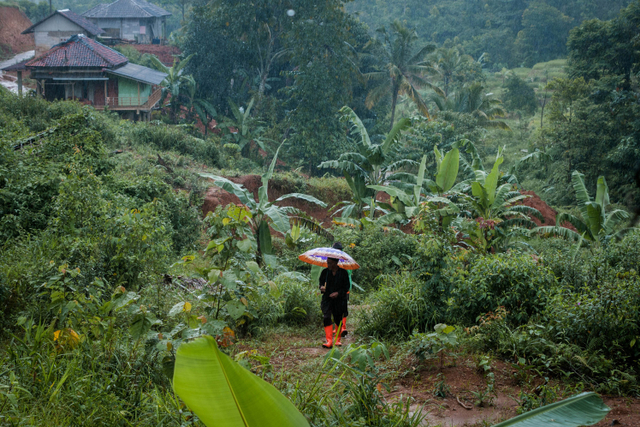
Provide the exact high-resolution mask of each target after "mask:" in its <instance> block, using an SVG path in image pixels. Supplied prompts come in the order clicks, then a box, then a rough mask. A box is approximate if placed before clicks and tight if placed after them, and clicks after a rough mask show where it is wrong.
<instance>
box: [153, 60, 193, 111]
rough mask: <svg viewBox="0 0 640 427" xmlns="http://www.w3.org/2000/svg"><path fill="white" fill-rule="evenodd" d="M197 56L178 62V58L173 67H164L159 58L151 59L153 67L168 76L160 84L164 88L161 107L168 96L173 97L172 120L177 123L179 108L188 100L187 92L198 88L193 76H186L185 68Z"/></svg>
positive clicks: (171, 103)
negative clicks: (192, 88)
mask: <svg viewBox="0 0 640 427" xmlns="http://www.w3.org/2000/svg"><path fill="white" fill-rule="evenodd" d="M194 55H195V54H191V55H189V56H187V57H186V58H184V59H183V60H181V61H178V59H177V58H175V59H174V60H173V65H172V66H171V67H167V66H166V65H164V64H163V63H162V62H160V60H159V59H158V57H156V56H153V57H151V61H152V64H153V67H154V68H155V69H156V70H158V71H162V72H163V73H166V74H167V77H166V78H165V79H164V80H163V81H162V83H161V84H160V85H161V86H162V97H161V98H160V105H163V104H164V101H165V99H167V96H169V95H171V101H170V106H171V109H170V111H171V119H172V120H173V121H174V122H175V120H176V118H177V114H178V108H179V107H180V104H181V102H183V101H184V100H186V99H187V96H186V95H185V93H184V92H185V91H187V92H188V91H189V90H190V88H191V87H194V88H195V86H196V82H195V80H194V79H193V77H191V76H187V75H184V68H185V67H186V66H187V64H189V61H191V58H193V56H194Z"/></svg>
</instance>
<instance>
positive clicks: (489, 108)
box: [431, 82, 511, 130]
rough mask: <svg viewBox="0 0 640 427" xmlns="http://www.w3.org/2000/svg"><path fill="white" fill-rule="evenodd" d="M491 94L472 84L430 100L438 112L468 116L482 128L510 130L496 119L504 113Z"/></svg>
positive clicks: (480, 86) (498, 101) (479, 84)
mask: <svg viewBox="0 0 640 427" xmlns="http://www.w3.org/2000/svg"><path fill="white" fill-rule="evenodd" d="M492 95H493V94H492V93H485V88H484V86H483V85H482V83H478V82H475V83H472V84H470V85H467V86H464V87H462V88H460V90H458V91H457V92H455V93H454V94H453V95H452V96H444V95H439V94H434V95H433V96H432V97H431V100H432V101H433V103H434V104H436V107H437V108H438V111H440V112H443V113H445V112H454V113H464V114H470V115H472V116H473V117H475V118H477V119H478V121H479V125H480V126H482V127H497V128H500V129H504V130H511V128H510V127H509V125H507V124H506V123H505V122H503V121H502V120H496V117H503V116H505V115H506V111H505V110H504V108H502V102H501V101H500V100H498V99H493V98H491V96H492Z"/></svg>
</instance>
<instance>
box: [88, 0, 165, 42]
mask: <svg viewBox="0 0 640 427" xmlns="http://www.w3.org/2000/svg"><path fill="white" fill-rule="evenodd" d="M82 15H83V16H84V17H85V18H87V19H88V20H89V21H91V22H93V23H94V24H95V25H97V26H98V27H100V28H102V29H103V30H104V31H105V34H104V35H103V38H106V39H108V38H112V39H122V40H131V41H135V42H137V43H141V44H149V43H160V42H161V41H162V40H164V39H165V38H166V35H165V33H166V18H167V16H171V13H169V12H167V11H166V10H164V9H163V8H161V7H158V6H156V5H154V4H151V3H148V2H146V1H145V0H116V1H115V2H113V3H110V4H99V5H98V6H96V7H94V8H93V9H90V10H88V11H86V12H85V13H83V14H82Z"/></svg>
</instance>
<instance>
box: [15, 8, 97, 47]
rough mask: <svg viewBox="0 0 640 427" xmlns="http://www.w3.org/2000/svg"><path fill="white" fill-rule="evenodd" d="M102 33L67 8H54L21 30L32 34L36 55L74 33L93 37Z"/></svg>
mask: <svg viewBox="0 0 640 427" xmlns="http://www.w3.org/2000/svg"><path fill="white" fill-rule="evenodd" d="M102 33H104V31H103V30H102V29H101V28H100V27H98V26H96V25H95V24H93V23H92V22H89V21H88V20H87V19H85V18H84V17H82V16H80V15H78V14H76V13H73V12H72V11H70V10H69V9H64V10H56V11H55V12H53V13H52V14H51V15H49V16H47V17H46V18H44V19H43V20H42V21H40V22H38V23H36V24H33V25H32V26H30V27H29V28H27V29H26V30H24V31H23V32H22V34H33V35H34V38H35V42H36V56H37V55H40V54H42V53H44V52H46V51H48V50H49V49H51V48H52V47H53V46H55V45H57V44H58V43H62V42H64V41H66V40H67V39H68V38H69V37H71V36H73V35H75V34H84V35H85V36H87V37H91V38H95V37H96V36H99V35H100V34H102Z"/></svg>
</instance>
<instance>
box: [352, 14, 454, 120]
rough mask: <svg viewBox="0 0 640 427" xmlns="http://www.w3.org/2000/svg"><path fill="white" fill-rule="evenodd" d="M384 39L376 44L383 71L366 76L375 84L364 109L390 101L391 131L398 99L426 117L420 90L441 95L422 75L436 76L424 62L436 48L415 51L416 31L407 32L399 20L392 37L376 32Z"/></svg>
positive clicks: (382, 32) (425, 108) (385, 31)
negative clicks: (402, 98) (403, 97)
mask: <svg viewBox="0 0 640 427" xmlns="http://www.w3.org/2000/svg"><path fill="white" fill-rule="evenodd" d="M378 32H379V33H381V34H382V36H383V42H382V43H379V47H380V55H381V56H382V57H383V61H384V65H383V67H384V70H382V71H375V72H371V73H366V74H365V75H364V76H365V78H366V79H367V80H371V81H373V82H376V83H378V84H377V86H376V87H374V88H373V89H371V90H370V91H369V93H368V94H367V99H366V105H367V108H372V107H373V106H374V105H375V104H377V103H378V102H379V101H380V100H381V99H383V98H385V97H388V96H390V97H391V124H390V126H389V129H392V128H393V124H394V121H395V114H396V105H397V103H398V95H406V96H408V97H409V98H410V99H411V100H412V101H413V102H414V103H415V104H416V106H417V107H418V110H419V111H420V112H421V113H422V114H424V115H425V116H426V117H429V109H428V108H427V104H426V103H425V102H424V100H423V99H422V96H420V93H418V89H419V88H421V87H428V88H431V89H433V90H434V91H436V92H437V93H440V94H442V95H444V93H443V92H442V90H441V89H439V88H438V87H436V86H434V85H432V84H431V83H430V82H428V81H427V80H425V78H424V75H425V74H428V73H435V72H436V71H435V69H434V68H433V67H432V66H431V64H430V63H429V62H428V61H426V59H425V58H426V56H427V55H428V54H429V53H431V52H433V51H434V49H435V46H434V45H432V44H428V45H426V46H423V47H422V48H420V49H417V51H416V49H415V48H414V46H415V44H416V43H417V41H418V40H419V38H418V34H417V33H416V31H415V30H410V29H408V28H407V27H405V26H404V25H402V23H401V22H400V21H399V20H397V19H396V20H395V21H393V24H391V34H390V33H388V32H387V30H386V29H385V28H381V29H379V30H378Z"/></svg>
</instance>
